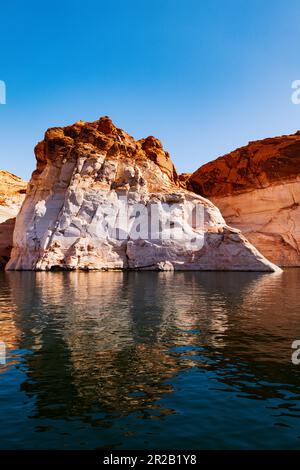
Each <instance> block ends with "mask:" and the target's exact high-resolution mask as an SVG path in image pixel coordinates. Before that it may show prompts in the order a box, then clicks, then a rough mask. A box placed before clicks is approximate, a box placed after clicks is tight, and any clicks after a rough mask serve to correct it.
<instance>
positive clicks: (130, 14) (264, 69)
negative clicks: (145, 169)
mask: <svg viewBox="0 0 300 470" xmlns="http://www.w3.org/2000/svg"><path fill="white" fill-rule="evenodd" d="M0 14H1V26H0V40H1V52H0V80H4V81H5V82H6V85H7V104H6V105H0V168H3V169H6V170H9V171H11V172H13V173H16V174H18V175H20V176H22V177H24V178H26V179H27V178H29V176H30V174H31V172H32V170H33V169H34V167H35V158H34V154H33V147H34V145H35V144H36V143H37V142H38V141H39V140H41V139H42V137H43V134H44V131H45V130H46V128H48V127H52V126H60V125H62V126H63V125H67V124H70V123H73V122H75V121H77V120H79V119H82V120H86V121H89V120H95V119H97V118H98V117H100V116H102V115H109V116H110V117H111V118H112V119H113V121H114V122H115V123H116V124H117V125H118V126H120V127H122V128H123V129H125V130H126V131H127V132H129V133H130V134H132V135H133V136H134V137H136V138H141V137H145V136H147V135H150V134H152V135H155V136H157V137H159V138H160V139H161V140H162V142H163V144H164V146H165V147H166V148H167V149H168V150H169V151H170V152H171V155H172V158H173V161H174V163H175V165H176V166H177V168H178V170H179V171H180V172H182V171H193V170H195V169H196V168H198V167H199V166H200V165H201V164H203V163H205V162H207V161H209V160H211V159H213V158H215V157H217V156H219V155H222V154H224V153H226V152H227V151H230V150H233V149H234V148H236V147H238V146H241V145H244V144H246V143H247V142H248V141H249V140H254V139H258V138H263V137H267V136H273V135H278V134H283V133H291V132H294V131H296V130H297V129H300V105H299V106H296V105H293V104H292V103H291V83H292V81H293V80H296V79H300V49H299V48H300V2H299V0H207V1H202V0H112V1H110V0H98V1H96V0H84V1H79V0H72V1H69V0H60V1H58V0H51V1H49V0H43V1H35V0H31V1H30V0H29V1H26V2H25V1H21V0H14V1H13V2H5V3H4V2H1V11H0Z"/></svg>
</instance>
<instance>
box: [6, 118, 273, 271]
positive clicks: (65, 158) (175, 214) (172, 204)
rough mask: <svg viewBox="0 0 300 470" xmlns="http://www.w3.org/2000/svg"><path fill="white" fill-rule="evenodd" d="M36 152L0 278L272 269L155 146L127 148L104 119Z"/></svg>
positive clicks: (48, 140)
mask: <svg viewBox="0 0 300 470" xmlns="http://www.w3.org/2000/svg"><path fill="white" fill-rule="evenodd" d="M35 153H36V158H37V169H36V171H35V172H34V173H33V175H32V179H31V181H30V183H29V187H28V191H27V196H26V200H25V202H24V204H23V206H22V209H21V212H20V214H19V215H18V217H17V222H16V228H15V233H14V248H13V251H12V255H11V260H10V262H9V264H8V266H7V269H10V270H14V269H29V270H32V269H33V270H49V269H158V270H173V269H178V270H180V269H194V270H197V269H203V270H216V269H220V270H254V271H274V270H277V268H276V266H274V265H272V264H271V263H270V262H269V261H267V260H266V258H264V257H263V256H262V255H261V254H260V253H259V252H258V251H257V250H256V249H255V248H254V247H253V246H252V245H251V244H250V243H249V242H248V241H247V240H246V239H245V238H244V237H243V236H242V235H241V233H240V232H239V231H238V230H235V229H231V228H229V227H228V226H227V225H226V224H225V222H224V219H223V218H222V216H221V214H220V212H219V210H218V209H217V208H216V207H215V206H214V205H213V204H212V203H211V202H210V201H208V200H206V199H205V198H203V197H201V196H197V195H195V194H194V193H192V192H189V191H187V190H185V189H183V188H182V187H181V185H180V182H179V178H178V176H177V173H176V170H175V168H174V165H173V164H172V162H171V160H170V157H169V154H168V153H167V152H166V151H165V150H164V149H163V147H162V145H161V143H160V142H159V140H158V139H155V138H154V137H148V138H146V139H142V140H139V141H135V140H134V139H133V138H132V137H130V136H129V135H128V134H126V133H125V132H124V131H122V130H121V129H118V128H116V127H115V126H114V125H113V123H112V122H111V120H110V119H109V118H107V117H104V118H101V119H100V120H99V121H96V122H93V123H83V122H77V123H76V124H74V125H72V126H68V127H64V128H53V129H49V130H48V131H47V132H46V134H45V139H44V140H43V141H42V142H40V143H39V144H38V145H37V147H36V149H35ZM191 206H193V207H197V208H198V209H199V208H200V211H199V213H200V219H201V223H200V224H199V223H196V222H197V220H198V218H197V217H198V216H197V211H196V213H194V212H193V214H194V215H192V216H191V217H190V212H189V207H191ZM153 208H154V209H155V210H154V214H155V217H152V209H153ZM124 211H125V216H124ZM149 214H150V216H149ZM170 215H171V216H172V217H171V219H172V220H171V221H170ZM189 217H190V218H189ZM157 219H158V220H159V224H158V225H157V224H156V223H153V220H154V221H155V222H156V221H157ZM165 222H166V223H165ZM147 223H148V224H147ZM153 225H154V228H153ZM145 227H146V228H145ZM149 228H150V229H151V230H150V229H149ZM149 232H151V233H150V236H149Z"/></svg>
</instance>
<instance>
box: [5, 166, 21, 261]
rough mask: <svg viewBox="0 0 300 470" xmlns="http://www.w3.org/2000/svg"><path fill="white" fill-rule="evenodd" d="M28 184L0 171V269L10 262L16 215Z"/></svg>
mask: <svg viewBox="0 0 300 470" xmlns="http://www.w3.org/2000/svg"><path fill="white" fill-rule="evenodd" d="M26 185H27V183H26V182H25V181H23V180H22V179H21V178H18V177H17V176H15V175H13V174H11V173H8V172H7V171H1V170H0V269H3V268H4V267H5V265H6V263H7V261H8V260H9V257H10V252H11V249H12V241H13V231H14V227H15V221H16V215H17V213H18V212H19V210H20V207H21V204H22V202H23V200H24V198H25V193H26Z"/></svg>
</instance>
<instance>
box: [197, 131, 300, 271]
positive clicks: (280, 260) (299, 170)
mask: <svg viewBox="0 0 300 470" xmlns="http://www.w3.org/2000/svg"><path fill="white" fill-rule="evenodd" d="M188 187H189V188H190V189H192V190H194V191H195V192H196V193H198V194H201V195H202V196H205V197H207V198H209V199H210V200H211V201H212V202H214V204H216V205H217V206H218V207H219V209H220V210H221V212H222V215H223V216H224V218H225V220H226V222H227V223H228V224H230V225H232V226H233V227H236V228H238V229H240V230H241V231H242V232H243V233H244V235H245V236H246V237H247V238H248V239H249V240H250V241H251V243H253V244H254V245H255V246H256V247H257V248H258V249H259V250H260V251H261V252H262V253H263V254H264V255H265V256H266V257H267V258H268V259H270V260H271V261H273V262H274V263H276V264H279V265H281V266H299V265H300V227H299V225H300V224H299V221H300V209H299V204H300V132H297V133H296V134H293V135H285V136H281V137H274V138H269V139H264V140H259V141H255V142H250V143H249V144H248V145H247V146H245V147H242V148H239V149H237V150H235V151H234V152H231V153H229V154H227V155H224V156H223V157H220V158H218V159H216V160H214V161H212V162H210V163H207V164H206V165H203V166H202V167H200V168H199V169H198V170H197V171H195V173H193V174H192V175H191V177H190V178H189V181H188Z"/></svg>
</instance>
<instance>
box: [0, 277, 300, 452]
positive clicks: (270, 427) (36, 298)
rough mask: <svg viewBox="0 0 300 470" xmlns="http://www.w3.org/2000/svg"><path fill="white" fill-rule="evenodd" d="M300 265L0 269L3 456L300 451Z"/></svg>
mask: <svg viewBox="0 0 300 470" xmlns="http://www.w3.org/2000/svg"><path fill="white" fill-rule="evenodd" d="M299 318H300V270H288V271H286V272H284V273H283V274H282V275H275V274H253V273H212V272H211V273H153V272H152V273H151V272H142V273H134V272H132V273H121V272H111V273H100V272H99V273H85V272H80V273H75V272H73V273H30V272H23V273H20V272H12V273H6V274H4V273H0V341H4V342H5V343H6V347H7V361H6V364H3V365H0V419H1V426H0V448H1V449H300V366H295V365H292V363H291V353H292V350H291V344H292V342H293V341H294V340H295V339H299V340H300V321H299Z"/></svg>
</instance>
